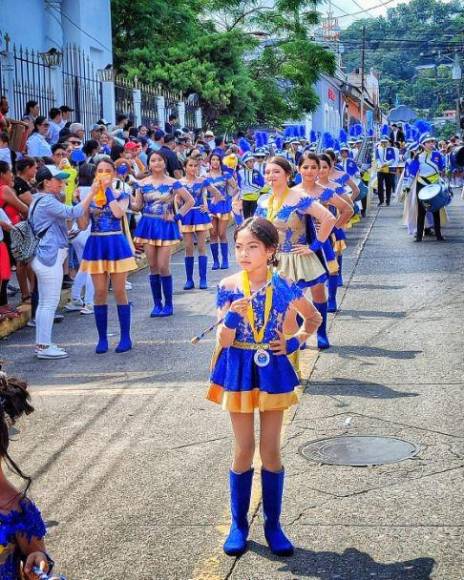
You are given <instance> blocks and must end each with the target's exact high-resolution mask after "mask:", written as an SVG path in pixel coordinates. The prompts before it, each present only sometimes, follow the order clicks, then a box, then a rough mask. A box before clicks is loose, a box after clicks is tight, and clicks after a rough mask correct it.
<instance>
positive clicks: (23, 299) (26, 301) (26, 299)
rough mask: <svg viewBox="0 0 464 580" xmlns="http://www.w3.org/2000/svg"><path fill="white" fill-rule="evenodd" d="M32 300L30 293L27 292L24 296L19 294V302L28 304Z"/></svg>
mask: <svg viewBox="0 0 464 580" xmlns="http://www.w3.org/2000/svg"><path fill="white" fill-rule="evenodd" d="M31 301H32V296H31V295H30V294H28V295H27V296H24V298H23V297H22V296H21V304H30V303H31Z"/></svg>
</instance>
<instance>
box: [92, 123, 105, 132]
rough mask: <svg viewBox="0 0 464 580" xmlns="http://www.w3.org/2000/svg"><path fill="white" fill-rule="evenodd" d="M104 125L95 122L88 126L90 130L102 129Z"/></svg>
mask: <svg viewBox="0 0 464 580" xmlns="http://www.w3.org/2000/svg"><path fill="white" fill-rule="evenodd" d="M104 129H105V127H104V126H103V125H101V124H98V123H95V124H94V125H92V126H91V127H90V130H91V131H104Z"/></svg>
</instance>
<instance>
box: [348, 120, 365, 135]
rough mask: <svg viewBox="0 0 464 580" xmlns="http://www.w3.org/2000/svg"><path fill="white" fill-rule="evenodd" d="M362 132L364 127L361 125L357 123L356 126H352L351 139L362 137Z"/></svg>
mask: <svg viewBox="0 0 464 580" xmlns="http://www.w3.org/2000/svg"><path fill="white" fill-rule="evenodd" d="M362 132H363V128H362V125H361V124H360V123H356V124H354V125H351V127H350V137H359V136H360V135H362Z"/></svg>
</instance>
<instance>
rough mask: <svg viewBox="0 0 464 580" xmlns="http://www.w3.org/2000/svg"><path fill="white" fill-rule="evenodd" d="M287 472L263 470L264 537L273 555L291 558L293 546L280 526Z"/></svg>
mask: <svg viewBox="0 0 464 580" xmlns="http://www.w3.org/2000/svg"><path fill="white" fill-rule="evenodd" d="M284 477H285V471H284V469H283V468H282V471H278V472H277V473H275V472H273V471H267V470H266V469H264V468H261V483H262V486H263V513H264V535H265V537H266V541H267V543H268V545H269V548H270V549H271V552H272V553H273V554H276V555H277V556H291V555H292V554H293V551H294V548H293V544H292V543H291V542H290V540H289V539H288V538H287V536H286V535H285V534H284V532H283V530H282V528H281V526H280V514H281V512H282V496H283V493H284Z"/></svg>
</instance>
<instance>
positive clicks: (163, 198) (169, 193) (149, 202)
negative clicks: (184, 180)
mask: <svg viewBox="0 0 464 580" xmlns="http://www.w3.org/2000/svg"><path fill="white" fill-rule="evenodd" d="M182 187H183V186H182V184H181V183H180V182H179V181H175V182H173V183H162V184H160V185H153V184H150V183H148V184H146V185H143V186H142V187H141V189H140V191H141V193H142V196H143V202H144V205H143V210H142V217H141V219H140V221H139V223H138V224H137V227H136V228H135V232H134V242H135V243H136V244H148V245H150V246H158V247H160V246H173V245H175V244H177V243H179V240H181V239H182V236H181V234H180V231H179V225H178V224H177V222H176V221H175V220H174V215H175V213H176V211H175V207H174V197H175V194H176V190H178V189H181V188H182Z"/></svg>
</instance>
